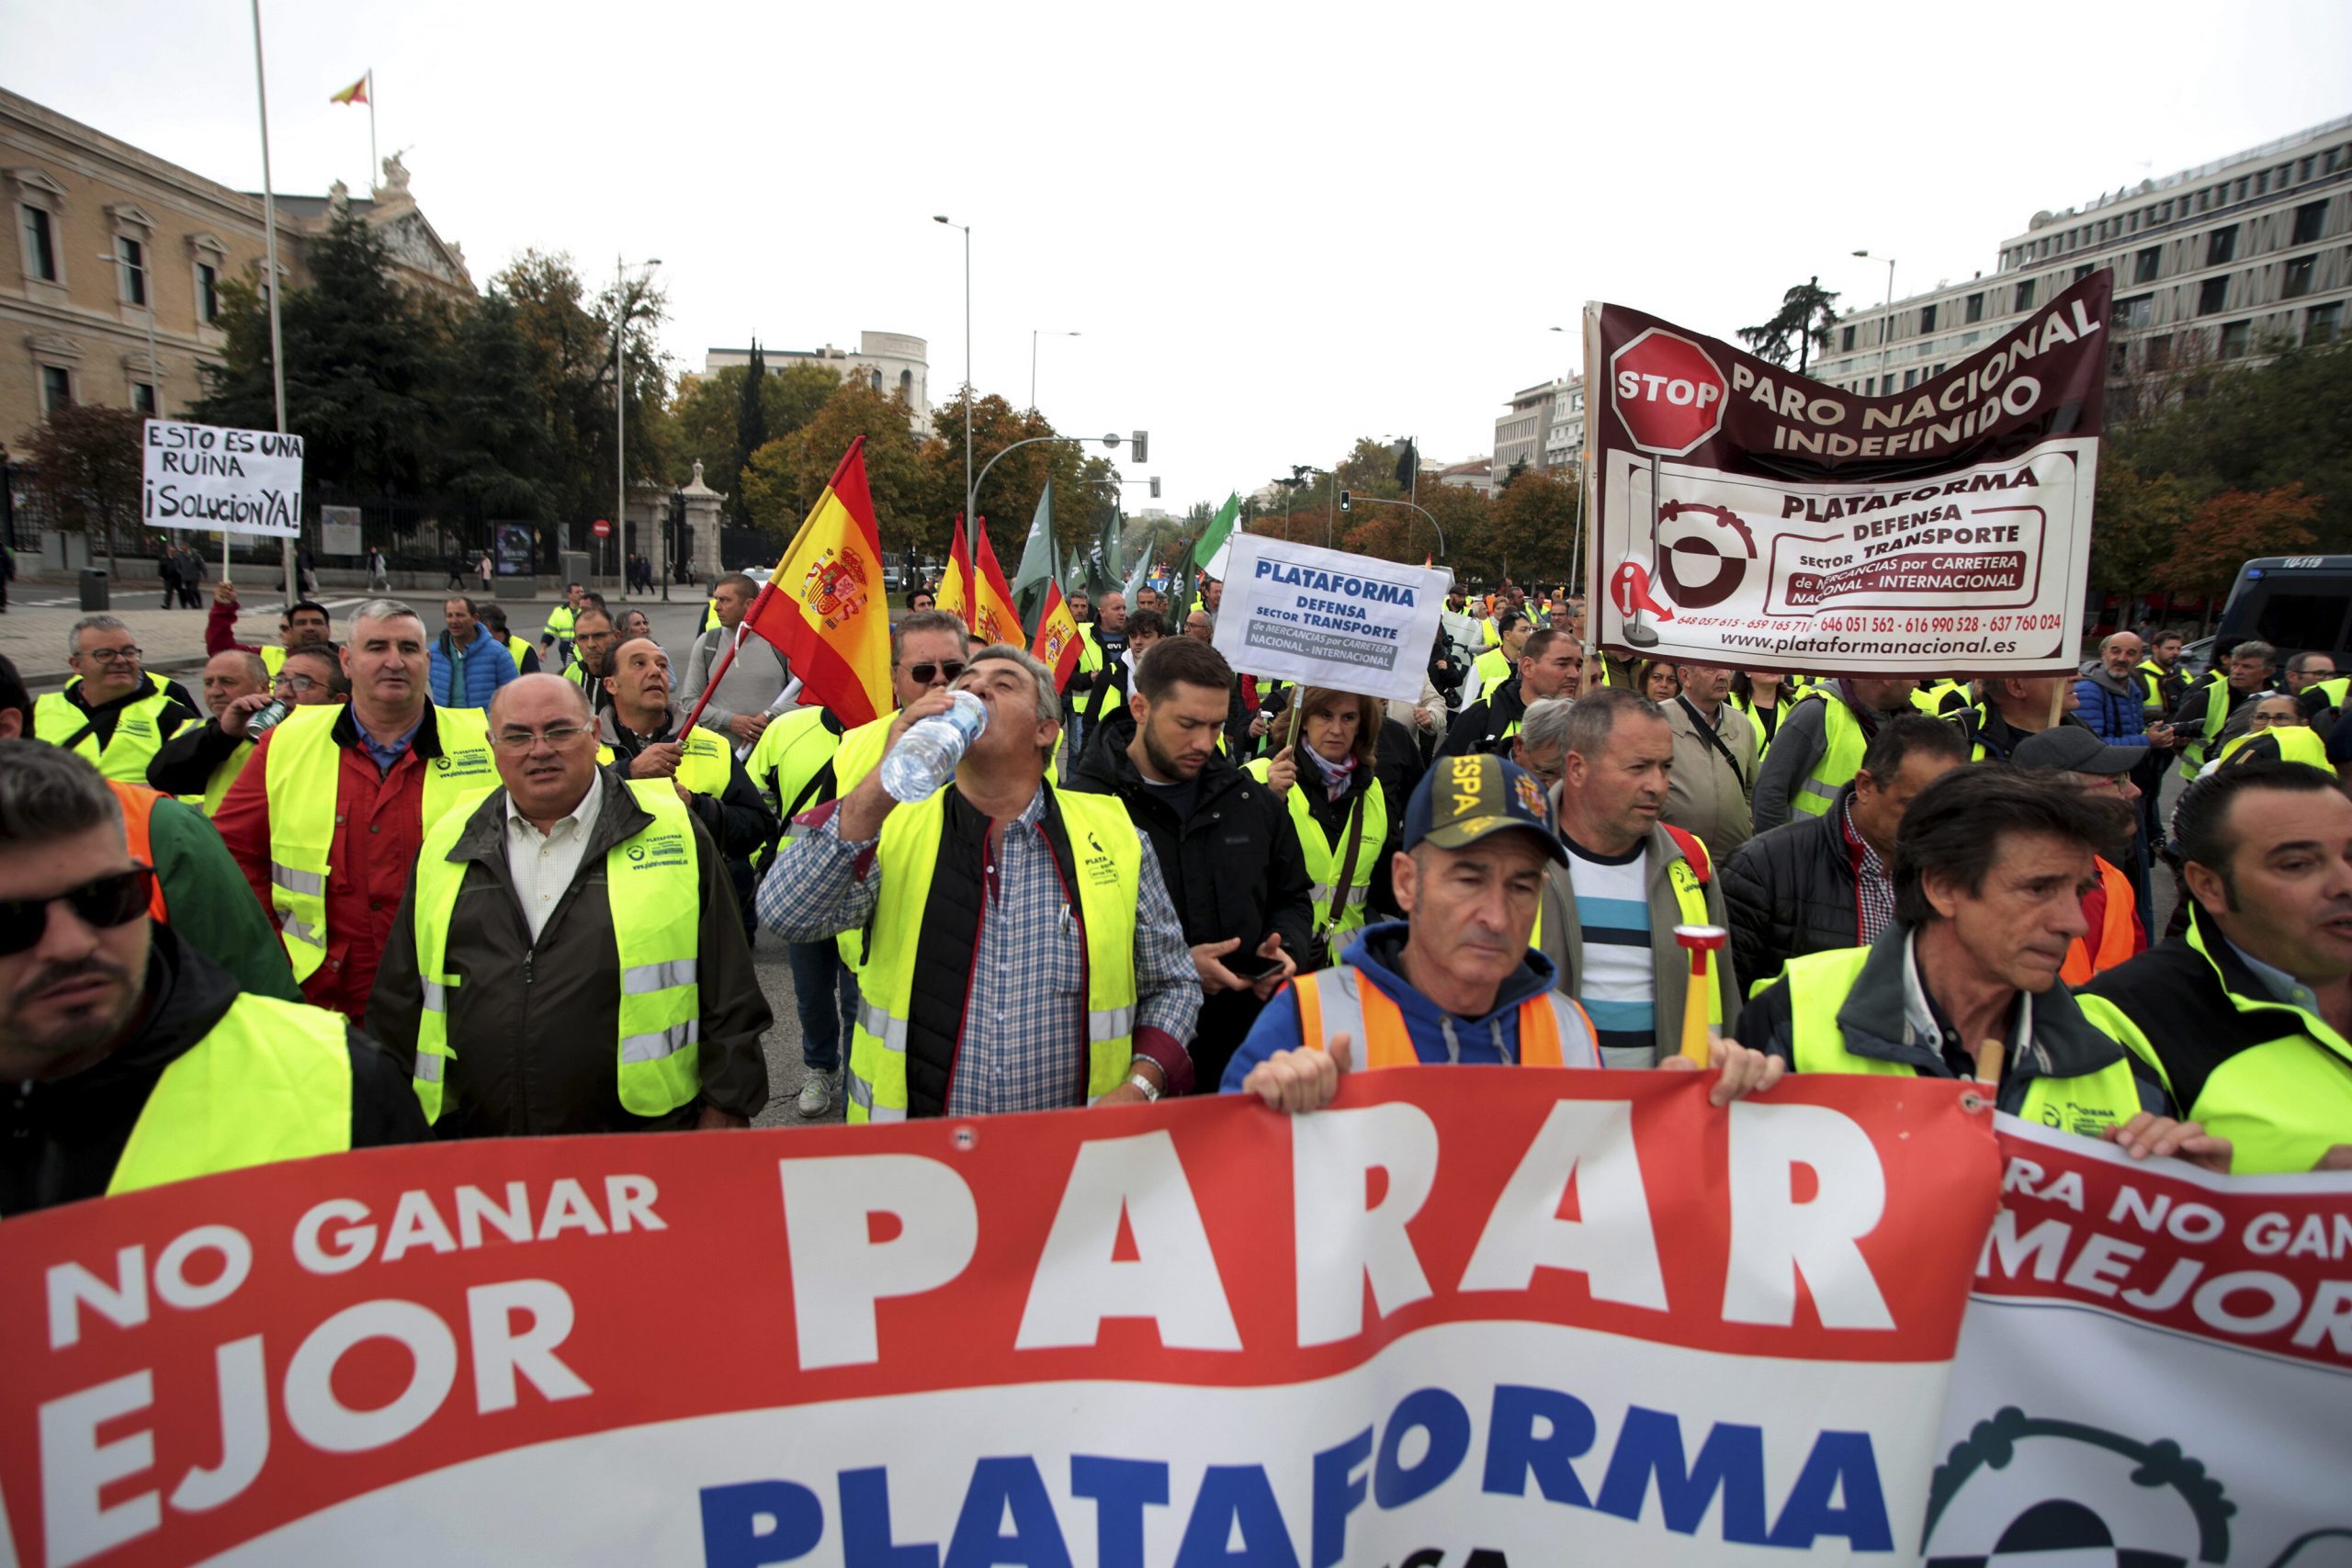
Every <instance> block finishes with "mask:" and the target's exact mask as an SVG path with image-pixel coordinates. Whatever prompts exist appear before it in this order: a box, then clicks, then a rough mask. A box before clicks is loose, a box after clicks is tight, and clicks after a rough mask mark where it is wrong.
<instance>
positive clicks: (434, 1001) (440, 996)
mask: <svg viewBox="0 0 2352 1568" xmlns="http://www.w3.org/2000/svg"><path fill="white" fill-rule="evenodd" d="M423 984H424V1010H426V1011H427V1012H447V1011H448V1010H449V987H447V986H445V985H443V984H442V983H441V982H440V981H438V980H426V981H424V983H423Z"/></svg>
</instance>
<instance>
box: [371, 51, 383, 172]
mask: <svg viewBox="0 0 2352 1568" xmlns="http://www.w3.org/2000/svg"><path fill="white" fill-rule="evenodd" d="M382 173H383V165H382V164H379V163H378V162H376V68H375V67H374V66H372V65H370V66H369V67H368V189H369V190H371V191H372V190H374V189H375V188H376V181H377V179H378V178H379V176H380V175H382Z"/></svg>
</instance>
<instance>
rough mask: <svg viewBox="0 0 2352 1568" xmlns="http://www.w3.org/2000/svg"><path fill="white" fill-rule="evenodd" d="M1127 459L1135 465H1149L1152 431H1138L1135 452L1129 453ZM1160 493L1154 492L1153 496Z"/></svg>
mask: <svg viewBox="0 0 2352 1568" xmlns="http://www.w3.org/2000/svg"><path fill="white" fill-rule="evenodd" d="M1127 457H1128V460H1129V461H1131V462H1135V463H1148V462H1149V461H1151V432H1150V431H1148V430H1138V431H1136V439H1135V450H1134V451H1132V452H1130V453H1128V454H1127ZM1152 494H1154V495H1158V494H1159V491H1152Z"/></svg>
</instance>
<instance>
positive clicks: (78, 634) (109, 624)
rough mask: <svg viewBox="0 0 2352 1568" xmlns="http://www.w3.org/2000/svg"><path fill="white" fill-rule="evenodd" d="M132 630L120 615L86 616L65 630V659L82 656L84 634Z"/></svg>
mask: <svg viewBox="0 0 2352 1568" xmlns="http://www.w3.org/2000/svg"><path fill="white" fill-rule="evenodd" d="M129 630H130V627H129V626H124V625H123V624H122V617H121V616H119V615H85V616H83V617H82V618H81V619H80V620H78V621H76V622H74V624H73V625H72V626H68V627H66V628H65V657H67V658H68V659H75V658H79V657H80V656H81V652H82V634H83V633H84V632H127V631H129Z"/></svg>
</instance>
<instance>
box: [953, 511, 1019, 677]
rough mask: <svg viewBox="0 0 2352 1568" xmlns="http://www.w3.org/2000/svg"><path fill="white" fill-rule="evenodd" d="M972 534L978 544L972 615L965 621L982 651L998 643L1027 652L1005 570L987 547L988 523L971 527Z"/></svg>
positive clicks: (976, 548)
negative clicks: (1004, 643) (967, 622)
mask: <svg viewBox="0 0 2352 1568" xmlns="http://www.w3.org/2000/svg"><path fill="white" fill-rule="evenodd" d="M973 532H974V533H975V534H976V535H978V537H979V543H978V545H977V546H975V547H974V548H973V555H974V557H975V559H974V561H973V563H972V564H973V566H974V568H975V570H974V572H973V574H972V584H973V592H972V613H971V614H970V615H967V616H966V617H965V618H966V619H967V620H968V621H970V622H971V623H972V636H973V637H976V638H977V639H978V641H979V644H980V646H981V647H982V648H986V647H988V646H989V644H990V643H997V642H1009V643H1011V644H1012V646H1013V647H1015V648H1026V647H1027V646H1028V645H1029V638H1028V637H1027V636H1025V635H1024V634H1023V632H1022V630H1021V616H1020V615H1019V613H1018V612H1016V611H1015V610H1014V609H1013V607H1012V589H1011V588H1010V587H1009V586H1007V585H1006V583H1005V581H1004V569H1003V568H1002V567H1001V566H999V565H997V564H996V551H994V550H993V549H991V548H989V525H988V524H987V522H986V521H985V520H983V521H980V522H978V523H976V524H974V525H973Z"/></svg>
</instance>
